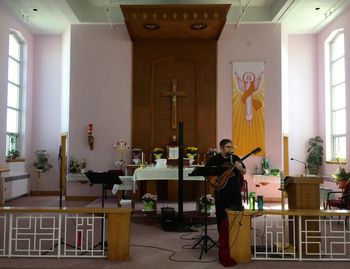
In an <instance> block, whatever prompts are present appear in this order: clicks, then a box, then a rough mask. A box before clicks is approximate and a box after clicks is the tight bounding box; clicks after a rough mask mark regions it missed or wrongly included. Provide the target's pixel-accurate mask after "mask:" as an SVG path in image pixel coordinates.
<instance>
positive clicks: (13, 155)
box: [6, 134, 21, 160]
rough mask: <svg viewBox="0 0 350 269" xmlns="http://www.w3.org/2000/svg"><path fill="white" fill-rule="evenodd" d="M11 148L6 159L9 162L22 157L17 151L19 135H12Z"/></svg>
mask: <svg viewBox="0 0 350 269" xmlns="http://www.w3.org/2000/svg"><path fill="white" fill-rule="evenodd" d="M9 138H10V148H9V151H8V153H7V156H6V159H7V160H15V159H17V158H18V157H19V156H21V153H20V152H19V151H18V150H17V135H15V134H10V135H9Z"/></svg>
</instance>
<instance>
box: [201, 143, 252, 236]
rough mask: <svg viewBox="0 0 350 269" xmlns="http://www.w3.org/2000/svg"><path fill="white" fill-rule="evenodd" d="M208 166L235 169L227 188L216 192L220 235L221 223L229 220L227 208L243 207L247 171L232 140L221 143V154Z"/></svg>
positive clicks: (208, 163)
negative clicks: (234, 148)
mask: <svg viewBox="0 0 350 269" xmlns="http://www.w3.org/2000/svg"><path fill="white" fill-rule="evenodd" d="M206 166H227V167H229V168H231V167H233V176H232V177H231V178H229V179H228V181H227V183H226V186H225V187H223V188H222V189H220V190H215V192H214V193H215V210H216V222H217V225H218V231H219V233H220V224H221V221H222V220H224V219H226V218H227V216H226V211H225V210H226V209H227V208H241V207H242V196H241V187H242V184H243V182H242V179H243V175H244V174H245V172H246V169H245V165H244V164H243V163H242V162H241V160H240V158H239V157H238V156H237V155H234V152H233V145H232V141H231V140H230V139H223V140H221V141H220V154H216V155H215V156H214V157H212V158H211V159H209V160H208V162H207V163H206Z"/></svg>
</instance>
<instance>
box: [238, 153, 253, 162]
mask: <svg viewBox="0 0 350 269" xmlns="http://www.w3.org/2000/svg"><path fill="white" fill-rule="evenodd" d="M252 154H253V152H249V153H248V154H247V155H245V156H244V157H243V158H241V162H243V161H244V160H245V159H247V158H248V157H249V156H250V155H252Z"/></svg>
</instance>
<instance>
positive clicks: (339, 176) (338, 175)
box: [332, 165, 350, 184]
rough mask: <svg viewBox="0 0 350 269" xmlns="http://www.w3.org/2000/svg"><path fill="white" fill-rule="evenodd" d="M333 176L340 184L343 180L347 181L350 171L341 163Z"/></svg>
mask: <svg viewBox="0 0 350 269" xmlns="http://www.w3.org/2000/svg"><path fill="white" fill-rule="evenodd" d="M332 178H333V179H334V180H335V182H336V183H337V184H339V183H340V182H341V181H343V182H347V181H348V180H349V178H350V172H346V169H345V168H344V167H342V166H341V165H339V167H338V168H337V170H336V171H335V173H334V174H333V175H332Z"/></svg>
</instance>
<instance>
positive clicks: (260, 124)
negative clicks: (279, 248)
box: [232, 62, 265, 156]
mask: <svg viewBox="0 0 350 269" xmlns="http://www.w3.org/2000/svg"><path fill="white" fill-rule="evenodd" d="M232 73H233V87H232V99H233V100H232V102H233V103H232V121H233V122H232V126H233V143H234V145H235V146H236V150H235V154H237V155H239V156H244V155H246V154H248V153H249V152H251V151H252V150H253V149H255V148H257V147H261V148H262V151H261V152H260V153H259V154H258V155H261V156H265V87H264V62H236V63H234V64H233V71H232Z"/></svg>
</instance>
